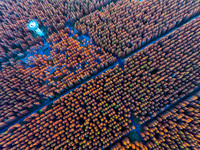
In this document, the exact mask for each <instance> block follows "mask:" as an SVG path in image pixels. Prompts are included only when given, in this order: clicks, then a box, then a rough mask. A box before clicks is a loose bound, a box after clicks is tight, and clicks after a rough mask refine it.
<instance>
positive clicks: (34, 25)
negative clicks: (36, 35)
mask: <svg viewBox="0 0 200 150" xmlns="http://www.w3.org/2000/svg"><path fill="white" fill-rule="evenodd" d="M38 27H39V24H38V22H37V21H36V20H31V21H30V22H29V23H28V29H29V30H32V31H35V30H36V29H37V28H38Z"/></svg>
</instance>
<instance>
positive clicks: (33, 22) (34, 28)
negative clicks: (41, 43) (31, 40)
mask: <svg viewBox="0 0 200 150" xmlns="http://www.w3.org/2000/svg"><path fill="white" fill-rule="evenodd" d="M28 29H29V30H31V31H34V32H35V33H36V34H38V35H39V36H44V33H43V32H42V31H41V30H40V29H39V24H38V22H37V21H36V20H31V21H30V22H29V23H28Z"/></svg>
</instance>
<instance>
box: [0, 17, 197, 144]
mask: <svg viewBox="0 0 200 150" xmlns="http://www.w3.org/2000/svg"><path fill="white" fill-rule="evenodd" d="M199 16H200V15H199V14H198V15H197V16H195V17H193V18H191V19H189V20H188V21H186V22H185V23H184V24H182V25H181V26H178V27H175V28H174V29H173V30H171V31H169V32H168V33H166V34H164V35H162V36H161V37H159V38H157V39H156V40H153V41H152V42H150V43H149V44H147V45H145V46H143V47H142V48H140V49H138V50H137V51H136V52H134V53H132V54H131V55H129V56H127V57H125V58H123V59H121V58H118V57H116V56H115V57H116V58H117V62H115V63H114V64H113V65H111V66H109V67H107V68H106V69H104V70H102V71H100V72H99V73H97V74H96V75H94V76H92V77H90V78H88V79H87V80H85V81H84V82H82V83H81V84H85V83H86V82H87V81H89V80H91V79H94V78H95V77H97V76H99V75H100V74H102V73H104V72H106V71H107V70H109V69H111V68H113V67H115V66H116V65H117V64H119V66H120V67H121V68H122V70H124V61H125V60H126V59H127V58H128V57H130V56H132V55H134V54H135V53H137V52H139V51H141V50H142V49H144V48H146V47H148V46H149V45H151V44H154V43H155V42H157V41H158V40H160V39H161V38H163V37H165V36H168V35H169V34H171V33H172V32H173V31H175V30H177V29H179V28H181V27H182V26H183V25H185V24H187V23H189V22H190V21H192V20H193V19H195V18H197V17H199ZM46 46H47V45H45V48H46ZM41 49H43V48H41ZM113 56H114V55H113ZM123 73H124V72H123ZM81 84H79V85H77V86H75V87H74V88H72V89H70V90H68V91H66V92H65V93H63V94H62V95H60V96H58V97H57V98H55V99H52V100H50V101H49V102H47V103H44V104H43V105H41V106H40V107H38V108H36V109H35V110H34V111H33V112H31V113H29V114H27V115H26V116H24V117H22V118H20V119H19V120H17V121H15V122H14V123H12V124H10V125H9V126H7V127H6V128H4V129H1V130H0V133H2V132H5V131H6V130H7V129H9V128H10V127H11V126H13V125H15V124H17V123H19V122H21V121H23V120H24V119H25V118H27V117H29V116H30V115H32V114H34V113H36V112H38V111H39V110H41V109H42V108H43V107H45V106H47V105H50V104H52V103H53V102H54V101H56V100H58V99H59V98H60V97H62V96H64V95H65V94H67V93H70V92H71V91H73V90H74V89H76V88H79V87H80V86H81ZM122 85H123V84H122ZM199 89H200V85H199V86H198V88H196V89H195V90H193V91H192V92H191V93H189V94H188V95H186V96H185V97H183V98H181V99H179V100H178V101H177V102H175V103H174V104H171V105H169V106H167V107H166V108H165V109H164V110H163V111H160V112H159V113H158V114H157V115H156V116H158V115H159V114H161V113H163V112H165V111H166V110H168V109H170V108H171V107H173V106H174V105H175V104H177V103H179V102H181V101H182V100H184V99H185V98H188V97H189V96H191V95H192V94H194V93H195V92H197V91H198V90H199ZM156 116H154V117H151V118H150V119H149V120H147V121H146V122H144V123H143V124H142V125H144V124H145V123H147V122H149V121H151V120H152V119H154V118H155V117H156ZM131 120H132V124H133V125H134V126H135V129H134V130H131V131H130V132H132V131H135V132H136V133H137V134H138V136H139V137H140V139H141V141H142V143H143V144H145V142H144V140H143V139H142V137H141V135H140V128H141V126H142V125H137V124H136V123H135V122H134V119H133V116H132V115H131ZM130 132H129V133H130ZM129 133H127V134H129ZM127 134H126V135H127ZM124 136H125V135H124ZM124 136H122V137H121V138H123V137H124ZM121 138H120V139H121ZM120 139H118V140H120ZM118 140H117V141H118ZM109 146H110V145H109Z"/></svg>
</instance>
